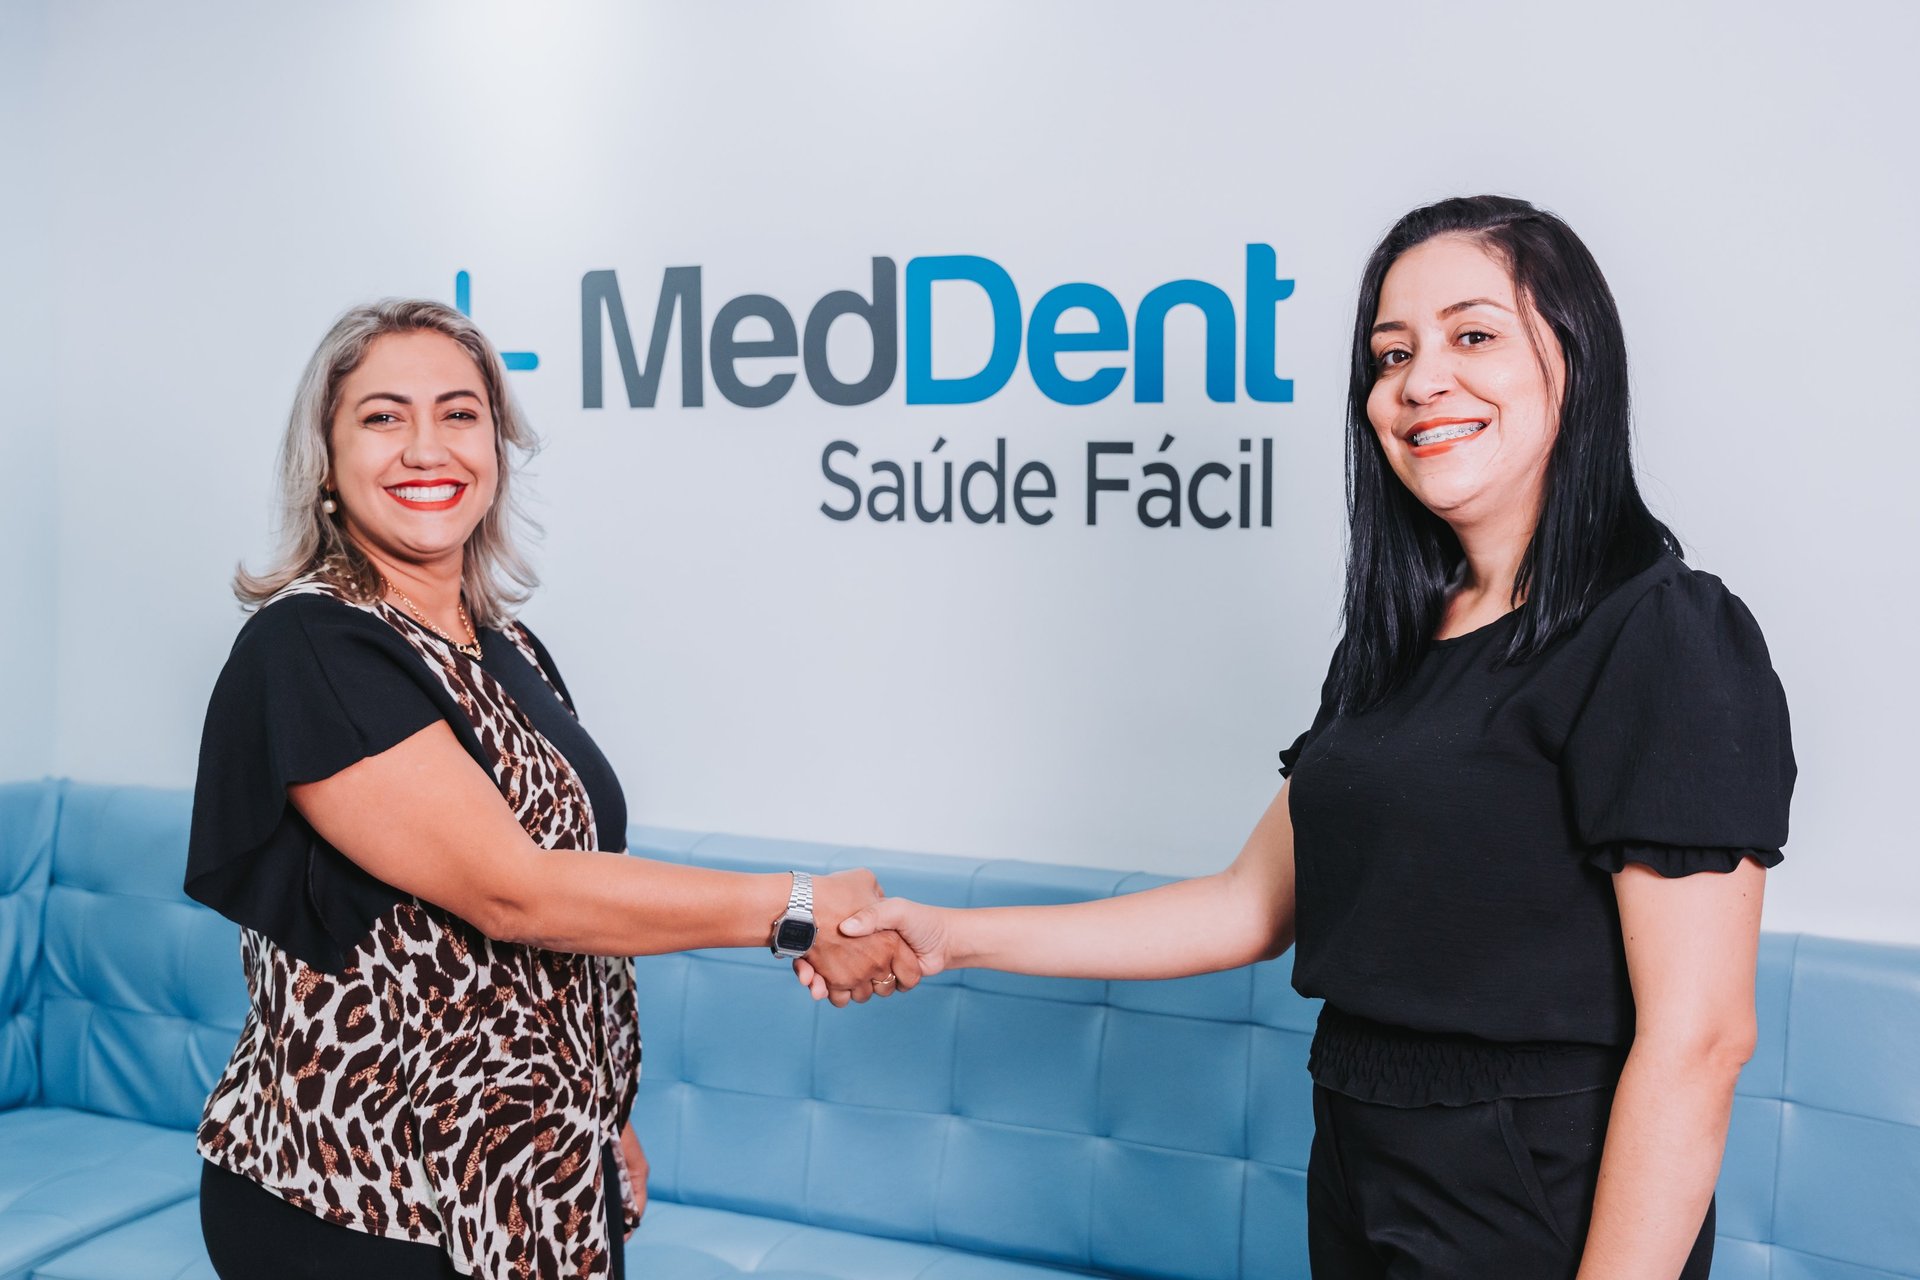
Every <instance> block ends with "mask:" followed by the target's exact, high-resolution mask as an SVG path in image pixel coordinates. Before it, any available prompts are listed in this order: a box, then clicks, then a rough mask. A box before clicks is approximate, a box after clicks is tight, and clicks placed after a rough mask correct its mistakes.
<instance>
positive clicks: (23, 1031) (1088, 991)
mask: <svg viewBox="0 0 1920 1280" xmlns="http://www.w3.org/2000/svg"><path fill="white" fill-rule="evenodd" d="M187 817H188V797H187V795H186V793H184V792H180V791H162V790H149V789H144V788H133V787H101V786H83V785H77V784H71V783H62V782H44V783H26V784H13V785H7V786H0V1280H24V1278H26V1277H36V1278H38V1280H143V1278H144V1277H155V1278H160V1277H165V1278H168V1280H177V1278H181V1277H210V1276H211V1275H212V1270H211V1268H210V1267H209V1266H208V1264H207V1261H206V1257H205V1254H204V1252H203V1250H202V1248H201V1245H200V1240H199V1224H198V1218H197V1211H196V1205H195V1200H194V1195H195V1188H196V1185H197V1179H198V1175H199V1166H198V1161H197V1159H196V1157H195V1156H194V1153H193V1145H192V1134H191V1129H192V1126H193V1124H194V1122H195V1120H196V1119H197V1117H198V1114H199V1110H200V1105H201V1101H202V1099H203V1097H204V1095H205V1092H206V1090H207V1088H208V1086H209V1084H210V1082H211V1081H212V1080H213V1078H214V1076H215V1074H216V1073H217V1072H218V1071H219V1069H220V1068H221V1066H222V1065H223V1064H224V1063H225V1061H226V1057H227V1052H228V1049H229V1048H230V1047H231V1045H232V1042H233V1039H234V1035H235V1033H236V1031H237V1030H238V1028H239V1025H240V1021H241V1018H242V1016H243V1011H244V992H243V989H242V986H241V981H240V973H239V961H238V955H237V951H236V945H235V930H234V927H233V926H232V925H230V924H229V923H227V922H226V921H224V920H222V919H221V918H220V917H218V916H216V915H214V914H213V913H211V912H209V911H206V910H205V909H203V908H201V907H199V906H197V905H195V904H193V903H190V902H188V901H187V900H186V899H185V898H183V897H182V895H181V893H180V889H179V884H180V874H181V867H182V863H183V860H184V857H185V843H186V830H187ZM631 840H632V844H633V848H634V850H635V851H636V852H639V853H644V854H646V855H647V856H651V857H658V858H666V859H671V860H676V861H689V862H698V863H701V864H703V865H710V866H721V867H734V868H743V869H783V868H786V867H789V866H802V867H813V868H816V869H823V868H830V867H840V866H848V865H854V864H866V865H870V866H873V867H875V868H876V869H877V870H878V871H879V872H880V875H881V878H882V881H883V883H884V884H885V885H886V886H887V888H888V889H889V890H890V891H892V892H896V893H905V894H909V895H911V896H914V897H919V898H923V899H926V900H928V901H933V902H945V903H980V904H985V903H996V904H1007V903H1032V902H1058V901H1066V900H1071V899H1077V898H1085V897H1092V896H1096V895H1103V894H1113V893H1122V892H1127V891H1129V890H1132V889H1137V888H1142V887H1145V886H1147V885H1149V884H1154V883H1158V882H1159V880H1158V879H1157V878H1155V877H1149V876H1140V875H1128V874H1125V873H1122V872H1112V871H1090V870H1084V869H1075V868H1068V867H1058V866H1042V865H1036V864H1031V863H1020V862H978V861H967V860H960V859H953V858H935V857H926V856H916V855H912V854H899V853H889V852H885V851H881V850H872V849H836V848H832V847H828V846H821V845H799V844H792V843H785V842H777V841H768V840H752V839H743V838H739V837H732V836H721V835H697V834H693V833H688V832H677V831H665V830H657V829H651V828H644V827H636V828H634V829H633V831H632V833H631ZM638 973H639V977H640V986H641V1010H642V1024H643V1027H644V1030H645V1035H646V1041H647V1048H646V1072H645V1083H644V1084H643V1087H642V1090H641V1095H640V1101H639V1104H638V1110H637V1114H636V1124H637V1127H638V1128H639V1130H640V1133H641V1136H642V1138H643V1140H644V1141H645V1143H646V1145H647V1149H648V1154H649V1156H650V1157H651V1160H652V1164H653V1178H652V1194H653V1197H654V1201H653V1204H652V1206H651V1208H650V1209H649V1211H648V1214H647V1220H646V1223H645V1224H644V1225H643V1226H642V1228H641V1230H640V1232H639V1233H638V1234H637V1235H636V1236H635V1237H634V1239H633V1241H632V1243H631V1244H630V1245H629V1247H628V1256H629V1265H630V1268H631V1273H632V1274H633V1275H634V1276H635V1277H636V1278H645V1280H715V1278H718V1277H727V1276H733V1275H736V1274H740V1273H747V1274H751V1275H754V1276H757V1277H761V1278H762V1280H773V1278H776V1277H778V1278H780V1280H803V1278H812V1277H862V1278H865V1277H874V1278H879V1277H902V1278H906V1277H917V1278H919V1280H1023V1278H1024V1280H1041V1278H1042V1277H1049V1276H1051V1277H1056V1278H1057V1277H1058V1276H1060V1275H1061V1274H1062V1273H1063V1272H1065V1273H1069V1274H1072V1273H1083V1272H1092V1273H1096V1274H1112V1275H1130V1276H1131V1275H1140V1276H1178V1277H1195V1278H1196V1280H1236V1278H1239V1277H1247V1278H1252V1277H1274V1278H1277V1280H1285V1278H1288V1277H1303V1276H1305V1274H1306V1259H1305V1244H1304V1238H1305V1237H1304V1203H1303V1202H1304V1182H1303V1173H1302V1170H1303V1168H1304V1165H1305V1162H1306V1153H1307V1144H1308V1139H1309V1133H1310V1118H1309V1106H1308V1082H1307V1077H1306V1073H1305V1061H1306V1047H1307V1039H1308V1035H1309V1032H1310V1030H1311V1028H1312V1025H1313V1017H1314V1013H1315V1010H1314V1007H1313V1006H1312V1005H1311V1004H1310V1003H1309V1002H1307V1001H1304V1000H1301V999H1300V998H1299V997H1297V996H1296V995H1294V993H1293V992H1292V990H1291V989H1290V988H1289V987H1288V985H1287V976H1288V971H1287V967H1286V962H1285V961H1284V960H1282V961H1279V962H1276V963H1272V964H1266V965H1260V966H1256V967H1254V968H1252V969H1242V970H1237V971H1234V972H1230V973H1224V974H1216V975H1212V976H1209V977H1205V978H1198V979H1187V980H1184V981H1180V982H1166V983H1102V982H1063V981H1049V980H1037V979H1028V978H1019V977H1010V976H1005V975H998V974H990V973H966V974H959V975H954V974H948V975H942V976H941V977H940V978H938V979H935V980H932V981H930V982H928V983H927V984H926V985H925V986H924V987H923V988H922V989H921V990H919V991H917V992H915V993H914V994H913V995H911V996H907V997H904V998H900V999H896V1000H891V1001H876V1002H874V1003H873V1004H870V1005H868V1006H866V1007H864V1008H858V1009H849V1010H846V1011H836V1010H832V1009H830V1008H827V1007H825V1006H816V1005H814V1004H812V1003H811V1002H809V1001H807V1000H806V999H805V998H804V997H803V996H802V994H801V993H800V992H799V990H798V989H797V988H796V987H794V986H793V985H792V979H791V976H790V975H789V974H788V973H787V972H786V969H785V967H784V966H782V965H780V964H778V963H777V962H775V961H773V960H772V959H771V958H769V957H767V956H766V955H764V954H762V953H750V952H728V951H716V952H701V953H695V954H691V955H684V956H665V957H655V958H648V959H644V960H642V961H640V962H639V964H638ZM1759 1009H1760V1026H1761V1041H1760V1049H1759V1052H1758V1053H1757V1054H1756V1055H1755V1057H1754V1059H1753V1061H1752V1062H1751V1063H1750V1064H1748V1066H1747V1069H1746V1071H1745V1073H1744V1074H1743V1076H1742V1077H1741V1082H1740V1092H1739V1098H1738V1101H1737V1103H1736V1109H1735V1113H1734V1122H1733V1135H1732V1138H1731V1141H1730V1143H1729V1147H1728V1153H1727V1161H1726V1166H1725V1172H1724V1173H1723V1175H1722V1178H1721V1183H1720V1230H1721V1233H1722V1234H1721V1238H1720V1242H1719V1251H1718V1254H1717V1258H1716V1264H1715V1271H1714V1274H1715V1276H1716V1277H1719V1278H1720V1280H1761V1278H1768V1280H1872V1278H1875V1277H1909V1278H1912V1277H1920V949H1910V948H1898V947H1888V946H1872V945H1865V944H1859V943H1848V942H1837V941H1833V940H1828V939H1822V938H1815V937H1809V936H1798V935H1781V934H1769V935H1767V937H1766V939H1765V943H1764V946H1763V948H1762V953H1761V972H1760V984H1759Z"/></svg>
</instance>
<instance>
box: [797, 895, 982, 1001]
mask: <svg viewBox="0 0 1920 1280" xmlns="http://www.w3.org/2000/svg"><path fill="white" fill-rule="evenodd" d="M945 914H946V913H944V912H942V911H940V910H938V909H937V908H934V907H929V906H925V905H923V904H921V903H918V902H913V901H910V900H908V899H906V898H889V897H887V896H886V895H885V894H884V893H882V892H881V889H880V882H879V881H878V880H876V879H875V878H874V875H873V872H871V871H868V870H866V869H864V868H862V869H858V870H853V871H838V872H835V873H834V874H832V875H827V876H815V877H814V878H813V919H814V938H813V946H812V947H810V948H809V949H808V950H807V953H806V954H805V955H803V956H801V957H799V958H798V959H796V960H795V961H794V962H793V972H794V975H795V976H796V977H797V978H798V979H799V980H800V985H801V986H803V987H806V988H807V989H808V990H809V991H811V992H812V993H813V998H814V999H815V1000H830V1001H832V1002H833V1004H834V1006H835V1007H836V1008H844V1007H846V1005H847V1004H848V1003H853V1004H865V1003H866V1002H867V1001H868V1000H870V999H872V998H873V997H874V996H890V995H892V994H893V993H894V992H896V991H911V990H913V989H914V987H916V986H918V985H919V983H920V979H922V978H924V977H930V976H931V975H933V974H936V973H939V972H940V971H941V970H942V969H945V968H947V967H948V964H949V957H948V955H947V927H946V924H945V921H944V919H943V917H944V915H945ZM789 954H791V953H789Z"/></svg>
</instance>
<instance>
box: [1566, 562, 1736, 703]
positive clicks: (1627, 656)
mask: <svg viewBox="0 0 1920 1280" xmlns="http://www.w3.org/2000/svg"><path fill="white" fill-rule="evenodd" d="M1580 630H1581V631H1582V632H1584V633H1586V635H1587V637H1588V652H1589V653H1590V654H1592V655H1593V656H1594V657H1595V658H1596V659H1597V660H1598V661H1599V662H1600V663H1601V664H1602V665H1603V666H1607V667H1611V666H1612V665H1614V664H1615V663H1619V662H1627V663H1629V664H1633V665H1636V666H1659V667H1662V668H1665V669H1667V671H1668V675H1669V676H1670V677H1672V678H1699V677H1700V676H1702V675H1706V674H1709V673H1718V672H1727V673H1730V672H1733V671H1736V670H1738V669H1740V668H1743V667H1756V666H1757V667H1767V666H1770V665H1771V657H1770V654H1769V652H1768V649H1767V642H1766V637H1765V636H1764V635H1763V634H1762V632H1761V630H1760V623H1759V621H1758V620H1757V619H1756V618H1755V617H1754V615H1753V611H1752V610H1751V609H1749V608H1748V607H1747V604H1746V601H1744V600H1742V599H1741V598H1740V597H1739V596H1738V595H1736V594H1734V592H1733V591H1732V590H1731V589H1730V588H1729V587H1728V586H1727V584H1726V583H1725V582H1724V581H1723V580H1722V579H1721V578H1720V576H1719V575H1718V574H1715V573H1712V572H1709V571H1708V570H1705V569H1699V568H1695V567H1694V566H1692V565H1689V564H1688V563H1686V561H1684V560H1682V559H1681V558H1680V557H1679V556H1677V555H1675V554H1673V553H1672V552H1663V553H1662V554H1661V556H1660V557H1659V559H1657V560H1656V561H1654V563H1653V564H1651V565H1649V566H1647V567H1646V568H1645V569H1643V570H1641V571H1640V572H1639V573H1637V574H1635V575H1634V576H1633V577H1631V578H1629V579H1627V580H1626V581H1625V582H1623V583H1621V584H1620V586H1619V587H1617V588H1615V590H1613V591H1612V592H1610V593H1609V594H1608V595H1607V597H1606V598H1605V599H1603V600H1602V601H1601V603H1600V604H1599V605H1598V606H1597V607H1596V608H1595V609H1594V610H1593V612H1592V614H1591V615H1590V616H1589V617H1588V619H1587V621H1586V622H1585V623H1583V624H1582V626H1581V628H1580Z"/></svg>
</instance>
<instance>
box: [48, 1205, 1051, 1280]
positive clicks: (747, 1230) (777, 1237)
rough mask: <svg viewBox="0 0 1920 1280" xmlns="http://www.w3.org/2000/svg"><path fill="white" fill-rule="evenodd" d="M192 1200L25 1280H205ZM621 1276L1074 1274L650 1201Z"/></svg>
mask: <svg viewBox="0 0 1920 1280" xmlns="http://www.w3.org/2000/svg"><path fill="white" fill-rule="evenodd" d="M199 1204H200V1202H199V1198H198V1196H197V1195H196V1196H194V1197H193V1198H191V1199H188V1200H186V1201H183V1202H181V1203H178V1204H173V1205H170V1206H168V1207H166V1208H163V1209H161V1210H159V1211H158V1212H156V1213H152V1214H149V1215H147V1216H146V1217H143V1218H140V1219H139V1220H137V1221H134V1222H129V1223H127V1224H125V1225H123V1226H120V1227H117V1228H115V1229H113V1230H111V1231H108V1232H106V1233H105V1234H103V1235H100V1236H98V1237H97V1238H95V1239H92V1240H89V1241H87V1242H86V1243H85V1244H81V1245H78V1246H76V1247H74V1248H73V1249H71V1250H69V1251H67V1252H66V1253H63V1254H61V1255H60V1256H59V1257H57V1258H54V1259H52V1260H50V1261H48V1262H45V1263H42V1264H41V1265H40V1266H39V1267H38V1268H36V1269H35V1270H34V1271H32V1273H31V1275H32V1280H214V1273H213V1266H212V1264H211V1263H209V1262H208V1261H207V1250H206V1246H205V1244H203V1243H202V1242H201V1239H200V1209H199ZM627 1274H628V1275H630V1276H636V1277H644V1278H645V1280H731V1278H732V1277H736V1276H752V1277H754V1280H1060V1278H1061V1277H1062V1276H1071V1275H1079V1274H1082V1273H1080V1272H1072V1271H1057V1270H1054V1269H1053V1268H1051V1267H1040V1266H1032V1265H1029V1264H1027V1263H1020V1262H1008V1261H1005V1260H1003V1259H1000V1258H989V1257H983V1256H981V1255H979V1254H971V1253H963V1252H961V1251H960V1250H957V1249H947V1248H943V1247H941V1246H939V1245H931V1244H912V1243H909V1242H907V1241H903V1240H883V1239H880V1238H878V1237H876V1236H866V1235H860V1234H858V1233H857V1232H852V1231H832V1230H828V1229H826V1228H824V1227H807V1226H802V1225H800V1224H799V1223H797V1222H784V1221H781V1220H779V1219H777V1218H761V1217H756V1216H755V1215H753V1214H750V1213H734V1212H731V1211H730V1210H726V1209H706V1208H701V1207H699V1206H696V1205H685V1204H672V1203H669V1202H667V1201H663V1200H655V1201H653V1202H652V1203H650V1204H649V1205H648V1206H647V1216H646V1220H645V1221H644V1222H642V1223H641V1224H640V1230H639V1231H637V1232H635V1233H634V1236H633V1239H631V1240H629V1241H628V1242H627Z"/></svg>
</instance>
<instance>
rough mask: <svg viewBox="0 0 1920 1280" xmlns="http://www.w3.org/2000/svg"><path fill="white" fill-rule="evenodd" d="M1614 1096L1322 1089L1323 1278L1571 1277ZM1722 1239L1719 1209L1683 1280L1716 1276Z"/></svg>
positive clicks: (1313, 1244)
mask: <svg viewBox="0 0 1920 1280" xmlns="http://www.w3.org/2000/svg"><path fill="white" fill-rule="evenodd" d="M1613 1093H1614V1091H1613V1089H1612V1088H1605V1089H1592V1090H1588V1091H1586V1092H1584V1093H1570V1094H1565V1095H1562V1096H1560V1097H1553V1098H1500V1099H1496V1100H1495V1101H1492V1102H1480V1103H1474V1104H1473V1105H1471V1106H1464V1107H1437V1106H1436V1107H1386V1106H1380V1105H1378V1104H1375V1103H1370V1102H1360V1101H1358V1100H1356V1099H1353V1098H1349V1097H1346V1096H1345V1095H1343V1094H1339V1093H1334V1092H1332V1091H1331V1090H1327V1089H1323V1088H1321V1087H1320V1086H1319V1085H1315V1086H1314V1089H1313V1120H1314V1132H1313V1150H1312V1154H1311V1155H1310V1156H1309V1157H1308V1159H1307V1251H1308V1254H1309V1256H1310V1258H1311V1260H1312V1264H1313V1277H1314V1280H1573V1276H1574V1273H1575V1272H1577V1271H1578V1270H1579V1267H1580V1251H1581V1248H1582V1247H1583V1246H1584V1245H1585V1243H1586V1238H1587V1223H1588V1220H1589V1219H1590V1218H1591V1217H1592V1214H1593V1192H1594V1187H1595V1186H1596V1185H1597V1183H1598V1182H1599V1178H1600V1152H1601V1143H1602V1141H1603V1140H1604V1139H1605V1137H1606V1131H1607V1119H1608V1115H1609V1111H1610V1109H1611V1107H1612V1106H1613ZM1713 1230H1714V1205H1713V1202H1712V1201H1709V1202H1708V1204H1707V1216H1706V1221H1705V1222H1704V1223H1703V1224H1702V1225H1701V1228H1700V1235H1699V1238H1698V1239H1696V1240H1695V1241H1694V1245H1693V1253H1692V1255H1691V1256H1690V1257H1688V1259H1687V1262H1686V1266H1685V1268H1684V1269H1683V1270H1682V1271H1681V1272H1680V1275H1679V1280H1707V1271H1708V1269H1709V1267H1710V1266H1711V1265H1712V1262H1713ZM1649 1280H1654V1278H1652V1277H1650V1278H1649ZM1662 1280H1664V1278H1662Z"/></svg>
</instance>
